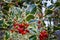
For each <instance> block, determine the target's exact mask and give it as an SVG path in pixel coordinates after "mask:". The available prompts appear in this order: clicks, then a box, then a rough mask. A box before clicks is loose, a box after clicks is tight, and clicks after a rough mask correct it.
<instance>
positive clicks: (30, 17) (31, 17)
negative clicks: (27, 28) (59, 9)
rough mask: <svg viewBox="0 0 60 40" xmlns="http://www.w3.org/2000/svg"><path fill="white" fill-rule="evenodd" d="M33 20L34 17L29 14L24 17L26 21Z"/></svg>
mask: <svg viewBox="0 0 60 40" xmlns="http://www.w3.org/2000/svg"><path fill="white" fill-rule="evenodd" d="M34 18H35V17H34V16H33V15H31V14H30V15H28V16H27V17H26V20H27V21H29V20H31V19H34Z"/></svg>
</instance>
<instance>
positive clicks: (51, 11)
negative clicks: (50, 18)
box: [45, 9, 53, 15]
mask: <svg viewBox="0 0 60 40" xmlns="http://www.w3.org/2000/svg"><path fill="white" fill-rule="evenodd" d="M52 13H53V10H51V9H46V11H45V15H50V14H52Z"/></svg>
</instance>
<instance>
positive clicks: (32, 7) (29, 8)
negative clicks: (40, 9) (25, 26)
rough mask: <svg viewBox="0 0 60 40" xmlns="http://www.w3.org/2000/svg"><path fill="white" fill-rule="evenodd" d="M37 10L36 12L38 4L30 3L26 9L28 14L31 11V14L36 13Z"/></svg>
mask: <svg viewBox="0 0 60 40" xmlns="http://www.w3.org/2000/svg"><path fill="white" fill-rule="evenodd" d="M35 12H36V5H35V4H32V5H30V6H29V7H28V8H27V10H26V13H27V14H29V13H30V14H35Z"/></svg>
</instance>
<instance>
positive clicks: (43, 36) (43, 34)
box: [39, 30, 48, 40]
mask: <svg viewBox="0 0 60 40" xmlns="http://www.w3.org/2000/svg"><path fill="white" fill-rule="evenodd" d="M39 38H40V40H42V39H43V40H45V39H46V38H48V33H47V31H46V30H43V31H42V32H41V33H40V36H39Z"/></svg>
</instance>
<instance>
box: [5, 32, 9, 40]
mask: <svg viewBox="0 0 60 40" xmlns="http://www.w3.org/2000/svg"><path fill="white" fill-rule="evenodd" d="M5 35H6V40H7V39H8V38H9V37H10V32H9V31H6V33H5Z"/></svg>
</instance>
